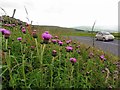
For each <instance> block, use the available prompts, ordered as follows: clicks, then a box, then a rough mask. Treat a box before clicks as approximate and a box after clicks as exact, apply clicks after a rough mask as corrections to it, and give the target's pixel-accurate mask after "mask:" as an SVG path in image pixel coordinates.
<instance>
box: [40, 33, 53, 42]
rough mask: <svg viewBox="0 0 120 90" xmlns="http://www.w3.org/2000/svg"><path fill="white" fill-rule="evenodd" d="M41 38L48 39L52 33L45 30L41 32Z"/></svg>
mask: <svg viewBox="0 0 120 90" xmlns="http://www.w3.org/2000/svg"><path fill="white" fill-rule="evenodd" d="M42 38H43V39H44V40H49V39H51V38H52V35H51V34H49V32H48V31H45V32H44V33H43V34H42Z"/></svg>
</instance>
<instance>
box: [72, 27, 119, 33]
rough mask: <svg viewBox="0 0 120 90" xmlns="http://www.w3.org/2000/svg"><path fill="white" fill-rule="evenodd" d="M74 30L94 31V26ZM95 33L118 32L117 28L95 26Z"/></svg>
mask: <svg viewBox="0 0 120 90" xmlns="http://www.w3.org/2000/svg"><path fill="white" fill-rule="evenodd" d="M73 28H74V29H78V30H84V31H92V26H78V27H73ZM94 31H108V32H118V27H117V26H95V28H94Z"/></svg>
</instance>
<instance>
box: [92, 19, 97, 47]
mask: <svg viewBox="0 0 120 90" xmlns="http://www.w3.org/2000/svg"><path fill="white" fill-rule="evenodd" d="M95 23H96V21H95V22H94V24H93V26H92V35H93V30H94V27H95ZM92 42H93V43H92V45H93V47H94V36H93V41H92Z"/></svg>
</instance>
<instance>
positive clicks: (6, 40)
mask: <svg viewBox="0 0 120 90" xmlns="http://www.w3.org/2000/svg"><path fill="white" fill-rule="evenodd" d="M7 44H8V39H6V47H5V49H6V50H7Z"/></svg>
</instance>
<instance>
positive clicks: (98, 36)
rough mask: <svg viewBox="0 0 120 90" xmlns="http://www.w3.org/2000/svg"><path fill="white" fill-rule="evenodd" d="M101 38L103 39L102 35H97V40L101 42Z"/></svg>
mask: <svg viewBox="0 0 120 90" xmlns="http://www.w3.org/2000/svg"><path fill="white" fill-rule="evenodd" d="M101 38H102V33H101V32H99V33H98V34H97V39H99V40H101Z"/></svg>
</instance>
